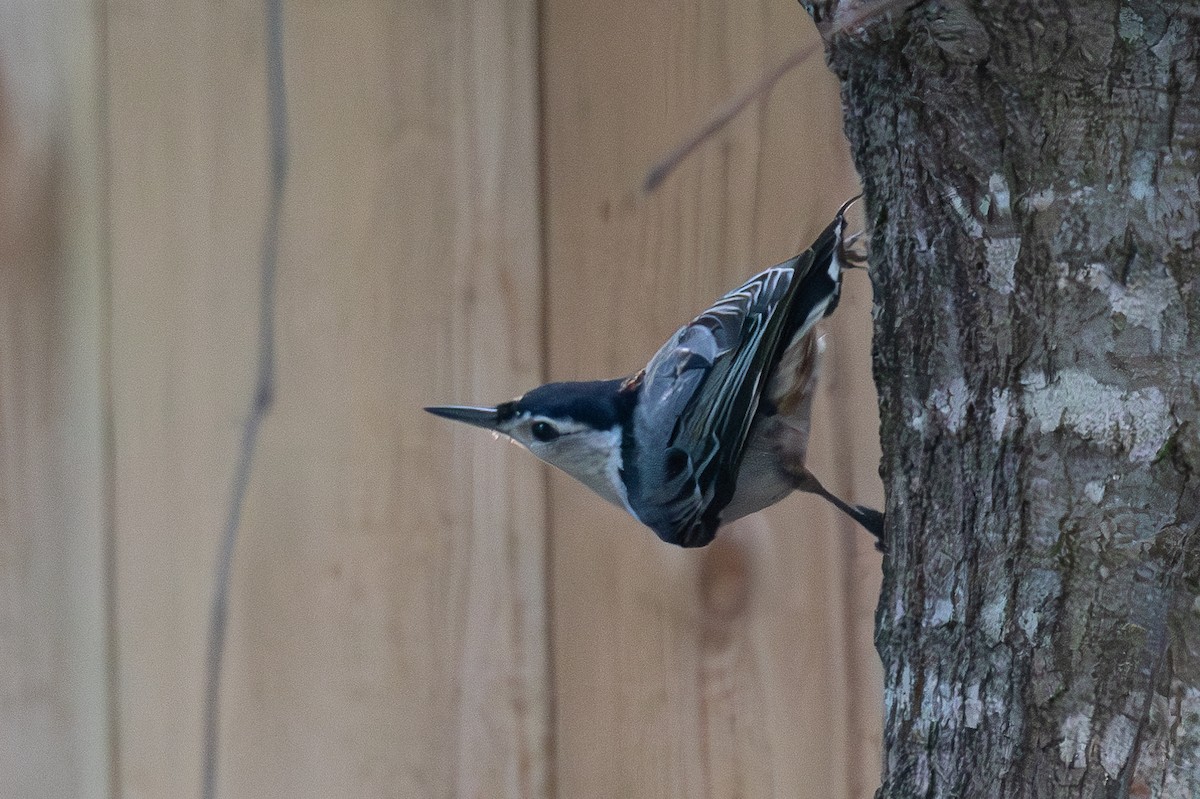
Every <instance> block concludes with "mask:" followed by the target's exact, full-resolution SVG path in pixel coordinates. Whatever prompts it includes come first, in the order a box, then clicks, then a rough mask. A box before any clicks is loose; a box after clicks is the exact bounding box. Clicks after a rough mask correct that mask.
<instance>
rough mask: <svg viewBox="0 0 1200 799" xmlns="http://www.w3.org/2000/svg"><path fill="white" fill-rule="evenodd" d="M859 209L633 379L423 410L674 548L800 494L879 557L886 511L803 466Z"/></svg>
mask: <svg viewBox="0 0 1200 799" xmlns="http://www.w3.org/2000/svg"><path fill="white" fill-rule="evenodd" d="M860 196H861V195H860ZM857 199H858V197H854V198H851V199H850V200H848V201H847V202H846V203H845V204H844V205H842V207H841V208H839V209H838V211H837V214H836V215H835V216H834V219H833V221H832V222H830V223H829V225H828V226H827V227H826V228H825V230H824V231H823V232H822V233H821V234H820V235H819V236H818V237H817V239H816V241H814V242H813V244H812V245H811V246H810V247H808V249H806V250H804V251H803V252H802V253H800V254H799V255H796V256H795V257H793V258H790V259H789V260H787V261H785V262H783V263H781V264H778V265H776V266H773V267H771V268H770V269H767V270H765V271H763V272H761V273H759V274H757V275H755V276H754V277H752V278H750V279H749V280H748V281H747V282H746V283H745V284H743V285H742V286H739V287H738V288H736V289H734V290H732V291H730V292H729V293H727V294H725V295H724V296H722V297H721V298H720V299H718V300H717V301H716V302H715V303H714V304H713V305H712V306H711V307H710V308H708V309H707V310H705V311H704V312H703V313H701V314H700V315H698V316H696V317H695V318H694V319H692V320H691V321H690V322H688V323H687V324H685V325H684V326H683V327H681V328H679V330H678V331H676V333H675V334H674V335H673V336H671V338H670V339H669V340H668V341H667V342H666V343H665V344H663V346H662V347H661V348H660V349H659V350H658V352H657V353H655V355H654V357H652V358H651V359H650V362H649V363H648V364H647V365H646V367H645V368H644V369H641V370H639V371H638V372H636V373H634V374H633V375H630V376H626V377H619V378H614V379H611V380H592V381H575V382H561V383H548V384H546V385H543V386H539V387H537V388H534V389H532V390H531V391H528V392H526V393H525V394H524V395H522V396H520V397H517V398H516V399H513V400H510V401H508V402H501V403H500V404H498V405H494V406H468V405H438V406H431V407H427V408H425V410H426V411H428V412H429V413H432V414H434V415H436V416H440V417H443V418H446V419H451V420H454V421H457V422H464V423H466V424H469V425H474V426H476V427H481V428H483V429H485V430H490V431H492V432H493V433H496V434H499V435H502V436H507V437H508V438H510V439H512V440H513V441H516V442H517V443H519V444H521V445H522V446H524V447H525V448H526V449H528V450H529V451H530V452H532V453H533V454H534V455H535V456H537V457H538V458H540V459H541V460H543V461H545V462H546V463H549V464H551V465H552V466H555V467H557V468H559V469H561V470H562V471H564V472H566V473H567V474H569V475H571V476H572V477H574V478H576V479H577V480H579V481H580V482H582V483H583V484H584V485H586V486H587V487H588V488H590V489H591V490H592V491H594V492H595V493H596V494H598V495H599V496H601V497H602V498H604V499H605V500H607V501H609V502H611V503H612V504H614V505H616V506H617V507H619V508H623V509H624V510H626V511H627V512H628V513H629V514H630V515H632V516H633V517H634V518H635V519H637V520H638V521H639V522H641V523H642V524H644V525H645V526H646V527H649V528H650V529H651V530H652V531H654V533H655V534H656V535H657V536H658V537H659V538H660V539H661V540H662V541H665V542H667V543H668V544H675V545H678V546H681V547H701V546H705V545H707V544H709V543H710V542H711V541H712V540H713V539H714V538H715V537H716V535H717V531H718V529H720V528H721V527H722V526H724V525H726V524H728V523H730V522H732V521H735V520H737V519H740V518H742V517H744V516H748V515H750V514H752V513H755V512H757V511H759V510H762V509H763V508H766V507H768V506H770V505H774V504H775V503H777V502H779V501H780V500H782V499H783V498H784V497H786V496H788V495H789V494H791V493H792V492H793V491H797V490H799V491H804V492H808V493H812V494H817V495H819V496H821V497H823V498H825V499H826V500H828V501H829V502H831V503H833V504H834V505H835V506H836V507H837V508H838V509H840V510H841V511H843V512H844V513H846V514H847V515H849V516H850V517H851V518H852V519H854V520H855V521H857V522H858V523H859V524H861V525H862V526H863V527H864V528H866V529H867V530H868V531H869V532H870V533H871V534H872V535H874V536H875V539H876V546H877V548H879V549H881V550H882V549H883V546H882V542H883V528H884V516H883V514H882V513H880V512H879V511H877V510H874V509H872V508H869V507H865V506H862V505H851V504H849V503H847V502H844V501H843V500H841V499H840V498H838V497H837V496H835V495H834V494H832V493H830V492H829V491H827V490H826V489H825V488H824V486H822V485H821V483H820V481H819V480H818V479H817V478H816V476H815V475H813V474H812V472H811V471H809V470H808V468H807V467H806V466H805V453H806V450H807V446H808V436H809V429H810V414H811V409H812V400H813V395H814V393H815V391H816V386H817V365H818V360H819V358H820V353H821V349H822V339H821V338H820V335H819V333H818V332H817V331H816V329H815V327H816V325H817V323H818V322H819V321H820V320H821V319H823V318H824V317H826V316H828V315H829V314H831V313H833V311H834V309H835V308H837V304H838V299H839V296H840V294H841V283H842V270H843V269H844V268H847V267H852V266H862V265H863V261H864V258H863V256H861V255H860V254H858V253H857V252H854V251H852V250H851V247H852V246H853V244H854V243H855V240H856V239H857V238H858V236H857V235H855V236H853V237H850V239H849V240H846V239H844V238H843V235H844V230H845V214H846V210H847V209H848V208H849V207H850V206H851V205H852V204H853V203H854V202H855V200H857Z"/></svg>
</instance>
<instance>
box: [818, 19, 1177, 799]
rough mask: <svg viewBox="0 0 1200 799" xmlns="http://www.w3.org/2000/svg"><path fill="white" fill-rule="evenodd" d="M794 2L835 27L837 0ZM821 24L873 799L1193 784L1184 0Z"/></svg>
mask: <svg viewBox="0 0 1200 799" xmlns="http://www.w3.org/2000/svg"><path fill="white" fill-rule="evenodd" d="M809 11H810V13H812V14H813V17H814V18H815V19H816V20H817V23H818V26H819V27H821V28H822V30H823V32H824V33H826V35H827V39H829V38H830V37H829V35H828V34H829V33H830V31H832V30H833V27H834V25H836V24H837V22H838V21H839V17H838V15H839V14H846V13H849V11H850V9H849V8H837V7H835V6H834V5H833V4H830V3H828V2H818V3H815V4H812V5H810V6H809ZM831 38H832V40H831V41H830V42H829V56H830V61H831V64H832V66H833V68H834V70H835V71H836V72H837V74H838V76H839V77H840V79H841V81H842V87H843V99H844V105H845V109H846V130H847V134H848V136H849V138H850V141H851V144H852V147H853V150H854V155H855V159H856V161H857V164H858V167H859V170H860V172H861V174H862V177H863V180H864V184H865V191H866V207H867V220H868V225H869V229H870V232H871V273H872V278H873V281H874V286H875V302H876V326H875V344H874V363H875V378H876V382H877V385H878V391H879V401H880V407H881V411H882V430H881V435H882V443H883V453H884V455H883V463H882V475H883V480H884V485H885V487H886V489H887V493H888V500H887V514H888V525H887V539H888V548H889V552H888V555H887V557H886V558H885V560H884V573H885V579H884V585H883V593H882V596H881V598H880V604H879V609H878V613H877V617H876V618H877V638H876V644H877V646H878V649H879V653H880V656H881V657H882V659H883V665H884V672H885V688H886V699H885V705H886V707H885V712H886V720H885V732H884V736H885V740H884V746H885V755H884V765H883V782H882V787H881V788H880V790H879V793H878V796H879V797H889V799H891V798H892V797H912V796H919V797H969V798H970V799H975V798H976V797H1005V798H1006V799H1007V798H1009V797H1035V796H1036V797H1076V796H1078V797H1088V798H1089V799H1091V797H1125V796H1134V797H1196V796H1200V535H1197V534H1196V528H1197V525H1198V522H1200V434H1198V425H1197V419H1196V412H1197V406H1198V404H1200V378H1198V377H1197V373H1198V371H1200V264H1198V260H1200V257H1198V256H1197V255H1196V251H1197V245H1198V244H1200V242H1198V241H1197V239H1198V238H1200V236H1198V234H1197V231H1198V228H1200V223H1198V215H1200V182H1198V178H1197V176H1198V174H1200V155H1198V150H1200V81H1198V80H1197V71H1198V60H1200V56H1198V48H1200V7H1197V6H1196V5H1194V4H1188V3H1179V4H1177V5H1174V6H1173V5H1171V4H1170V3H1164V4H1159V3H1154V2H1143V1H1141V0H1132V2H1125V3H1121V2H1117V0H1090V1H1089V2H1076V3H1069V2H1063V0H1057V1H1056V2H1043V3H1034V2H1029V1H1028V0H1014V1H1012V2H1001V1H1000V0H995V1H993V2H978V3H963V2H956V0H942V2H918V3H916V4H914V5H911V6H909V7H908V8H907V9H905V8H904V7H897V8H896V10H893V11H892V12H888V13H883V14H880V15H879V16H876V17H873V18H870V19H867V20H866V21H865V22H863V23H861V24H860V25H857V26H854V27H852V28H850V29H849V30H848V31H846V32H843V33H837V34H834V35H833V36H832V37H831Z"/></svg>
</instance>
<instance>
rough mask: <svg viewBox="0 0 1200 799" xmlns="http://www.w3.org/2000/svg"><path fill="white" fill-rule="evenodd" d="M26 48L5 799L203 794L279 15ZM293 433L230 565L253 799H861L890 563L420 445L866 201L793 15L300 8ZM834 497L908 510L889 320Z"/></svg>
mask: <svg viewBox="0 0 1200 799" xmlns="http://www.w3.org/2000/svg"><path fill="white" fill-rule="evenodd" d="M2 13H3V16H4V20H3V23H4V24H2V25H0V796H2V797H21V798H24V797H56V798H57V797H76V796H78V797H118V796H119V797H139V798H140V797H146V798H147V799H149V798H150V797H185V796H195V795H196V792H197V790H198V788H197V786H198V779H199V765H200V758H199V744H200V712H201V682H202V680H201V677H202V665H203V644H204V636H205V629H206V612H207V606H208V601H209V593H210V588H211V579H212V578H211V575H212V566H213V560H214V555H215V546H216V541H217V536H218V530H219V527H220V524H221V520H222V516H223V514H224V512H225V506H226V503H227V501H228V492H229V479H230V474H231V470H232V466H233V460H234V452H235V446H236V443H237V439H238V435H239V429H240V424H241V420H242V418H243V415H244V414H245V412H246V408H247V401H248V396H249V393H250V389H251V384H252V375H251V372H252V369H253V365H254V357H253V342H254V336H255V324H256V315H255V303H256V291H257V274H256V266H255V261H256V258H257V251H258V237H259V235H260V233H261V227H262V223H263V211H264V207H265V177H266V137H265V131H264V124H265V97H264V92H265V82H264V78H263V56H264V52H263V29H262V13H261V8H260V6H259V5H258V4H256V3H252V2H246V1H245V0H233V1H232V2H220V3H194V4H186V3H159V2H153V1H152V0H109V2H107V3H102V2H88V0H9V2H8V4H7V6H6V7H5V9H4V11H3V12H2ZM285 15H286V21H285V25H286V33H285V48H286V52H285V59H286V71H287V80H288V89H289V99H290V120H291V125H292V157H293V161H292V170H291V175H290V183H289V186H288V191H287V199H286V208H285V212H284V222H283V240H282V249H281V254H280V259H281V260H280V263H281V273H280V283H279V293H278V313H279V320H278V321H279V331H278V333H279V393H278V401H277V404H276V406H275V409H274V411H273V412H272V414H271V416H270V417H269V419H268V421H267V423H266V426H265V428H264V435H263V440H262V443H261V447H260V450H259V455H258V462H257V464H256V468H255V473H254V478H253V482H252V485H251V490H250V496H249V500H248V507H247V512H246V516H245V520H244V529H243V537H242V539H241V542H240V547H239V551H238V560H237V563H236V573H235V588H234V595H233V616H232V620H231V628H230V634H231V638H230V648H229V652H228V655H227V668H228V672H227V677H226V680H225V690H224V693H223V696H222V713H223V718H224V726H223V732H222V749H221V763H222V771H221V793H222V795H223V796H226V797H289V799H291V798H294V797H377V796H378V797H383V796H386V797H449V796H462V797H549V796H560V797H570V798H571V799H575V798H576V797H689V798H690V797H735V796H738V797H751V798H754V797H768V796H770V797H787V798H788V799H792V798H793V797H802V798H806V797H814V799H815V798H816V797H820V798H821V799H850V798H851V797H866V796H869V795H870V794H871V792H872V791H873V789H874V787H875V784H876V775H877V773H878V743H877V737H878V730H879V718H878V717H879V713H880V706H881V702H880V697H879V688H878V677H877V674H876V672H877V668H878V666H877V661H876V657H875V653H874V651H873V648H872V645H871V633H872V615H873V612H874V604H875V598H876V596H877V591H878V572H879V560H878V556H877V555H876V554H875V553H874V552H873V550H872V547H871V541H870V538H869V536H867V535H866V534H865V533H862V532H861V531H858V530H856V529H854V528H853V527H852V526H851V525H850V524H849V523H848V522H846V521H845V520H843V519H841V518H839V517H838V516H837V515H835V512H834V511H832V509H830V508H828V507H826V506H825V505H823V504H822V503H820V502H819V501H817V500H814V499H811V498H807V497H805V498H801V497H797V498H792V499H789V500H788V501H786V502H785V503H783V504H782V505H780V506H778V507H777V508H775V509H773V510H771V511H770V512H767V513H765V514H762V515H760V516H759V517H757V518H754V519H751V520H748V521H746V522H744V523H741V524H739V525H737V526H736V527H734V528H732V529H730V530H729V531H728V532H727V533H724V534H723V535H722V536H721V537H720V538H719V539H718V541H717V543H716V544H715V545H713V546H712V547H710V548H708V549H705V550H700V551H682V550H677V549H674V548H670V547H667V546H665V545H663V544H661V543H660V542H658V541H657V540H656V539H654V538H653V536H652V535H651V534H649V533H648V532H647V531H646V530H644V529H642V528H640V527H638V526H637V525H636V524H635V523H633V522H632V521H631V520H629V519H627V518H625V517H624V516H622V515H621V514H620V513H619V512H618V511H616V510H615V509H613V508H610V507H608V506H606V505H605V504H604V503H602V502H601V501H599V500H598V499H596V498H595V497H593V496H591V495H590V494H589V493H588V492H587V490H586V489H584V488H582V487H581V486H579V485H576V484H574V483H572V482H570V481H569V480H568V479H567V478H564V477H562V476H560V475H557V474H550V473H548V472H547V471H546V470H545V469H543V468H542V467H540V466H539V465H538V464H537V463H536V461H534V459H533V458H532V457H530V456H528V455H527V454H526V453H523V452H520V451H519V450H518V449H517V448H516V447H511V446H503V445H501V444H499V443H497V442H495V441H493V440H491V438H490V437H489V436H487V435H484V434H481V433H479V432H478V431H474V430H471V429H466V428H462V429H459V428H456V427H454V426H452V425H450V424H448V423H444V422H442V421H440V420H437V419H434V418H432V417H429V416H427V415H424V414H423V413H422V412H421V411H420V408H421V407H422V406H423V405H426V404H430V403H435V402H475V401H479V402H493V401H498V400H502V399H505V398H508V397H511V396H514V395H516V394H518V393H520V392H521V391H523V390H524V389H527V388H529V387H531V386H533V385H536V384H537V383H538V382H540V381H542V380H543V379H551V378H553V379H572V378H583V377H600V376H614V375H618V374H623V373H627V372H629V371H632V370H633V369H635V368H636V367H638V366H639V365H640V364H642V363H644V361H645V360H646V358H647V357H648V356H649V355H650V354H651V353H652V352H653V351H654V349H655V348H656V347H657V345H658V343H659V342H660V341H661V340H662V339H663V338H665V337H666V336H667V335H668V334H669V333H670V332H671V331H672V330H673V329H674V328H675V326H677V325H678V324H679V323H680V322H681V321H682V320H684V319H685V318H687V317H688V316H690V315H691V314H693V313H695V312H696V311H697V310H699V309H700V308H702V307H703V306H704V304H705V303H706V302H708V301H709V300H711V299H712V298H713V297H715V296H717V295H718V294H719V293H721V292H723V291H724V290H726V289H728V288H729V287H731V286H733V285H736V284H737V283H738V282H739V281H741V280H742V279H743V278H744V277H746V276H748V275H749V274H751V273H753V272H754V271H756V270H757V269H759V268H761V267H764V266H766V265H769V264H771V263H775V262H778V261H780V260H783V259H784V258H786V257H788V256H789V255H791V254H793V252H794V251H795V250H796V249H797V248H798V247H801V246H803V245H805V244H807V243H808V241H809V240H810V239H811V237H812V236H813V235H814V234H815V233H816V232H817V231H818V230H819V229H820V228H821V227H823V225H824V224H825V223H826V222H827V220H828V219H829V217H830V214H831V213H832V211H833V209H834V208H836V207H837V205H838V204H839V203H840V202H841V201H842V200H843V199H845V198H846V197H847V196H849V195H850V194H852V193H853V192H854V191H855V178H854V174H853V169H852V167H851V165H850V162H849V156H848V153H847V151H846V145H845V142H844V140H843V138H842V135H841V117H840V105H839V101H838V96H837V88H836V82H835V81H834V79H833V78H832V77H831V76H830V75H829V74H828V73H827V71H826V70H825V67H824V66H823V64H822V63H821V59H820V57H819V56H818V57H817V58H816V59H813V61H812V62H811V63H809V64H807V65H806V66H805V67H803V68H801V69H799V70H797V71H796V72H795V73H794V74H792V75H791V76H789V77H788V78H787V79H786V80H785V81H783V82H782V83H781V84H780V85H779V86H778V87H777V88H776V89H775V91H774V92H773V93H772V94H771V96H770V97H769V98H768V99H767V101H765V102H761V103H758V104H756V105H755V106H753V107H752V108H751V109H750V111H749V112H748V113H747V114H745V116H744V117H743V118H741V119H739V120H737V121H736V122H735V123H734V124H733V125H732V126H731V127H730V129H729V130H728V131H727V132H726V133H723V134H722V135H721V136H719V137H717V139H715V140H714V141H712V142H710V143H709V144H707V145H706V146H705V147H704V148H702V149H701V150H700V151H699V153H698V154H697V155H696V156H695V157H694V158H693V159H692V160H691V161H689V162H688V163H686V164H685V165H684V166H683V167H682V168H681V169H680V170H679V171H678V172H677V173H676V174H675V175H674V176H672V177H671V178H670V179H669V180H668V181H667V182H666V183H665V184H664V185H663V187H662V188H661V189H660V190H659V191H658V192H657V193H655V194H653V195H650V196H646V195H643V194H642V193H641V190H640V184H641V180H642V177H643V175H644V171H645V169H646V168H647V166H648V165H649V164H651V163H652V162H653V161H654V160H655V158H657V157H658V156H660V155H661V154H662V153H664V152H665V151H667V150H668V149H670V147H671V146H673V145H674V144H675V143H676V142H677V141H678V140H679V139H680V138H681V137H682V136H683V135H684V134H686V133H687V132H689V131H691V130H693V129H694V128H695V127H696V126H697V125H698V124H700V123H701V122H702V121H703V120H704V119H705V118H706V116H707V114H708V112H709V111H710V110H711V109H712V108H714V107H715V106H717V105H719V104H720V103H721V101H722V100H723V99H725V98H726V97H727V96H728V95H730V94H731V93H732V92H734V91H736V90H738V89H740V88H742V87H744V86H746V85H747V84H748V83H750V82H751V81H752V80H753V79H754V78H755V77H756V76H757V75H759V74H760V73H761V72H762V71H763V70H765V69H767V68H768V67H769V66H771V65H773V64H775V63H777V62H778V61H779V60H781V59H782V58H784V57H785V56H786V55H787V54H788V53H789V52H791V51H792V50H793V49H794V48H796V47H797V46H800V45H802V44H803V43H805V42H808V41H811V40H812V37H814V36H815V33H814V31H813V30H812V26H811V24H810V22H809V21H808V19H807V17H806V16H805V15H804V13H803V11H802V9H801V8H800V7H799V6H798V5H796V4H794V3H791V2H785V0H774V1H773V2H754V0H732V1H730V0H698V1H697V2H693V3H667V2H653V3H645V2H642V1H641V0H637V1H635V0H614V1H613V2H607V3H583V2H566V1H565V0H564V1H563V2H544V3H541V4H539V3H536V2H534V0H479V1H478V2H469V1H468V0H423V1H418V0H401V2H386V1H385V0H348V1H347V2H341V3H318V2H299V1H298V0H297V1H296V2H290V3H288V4H287V8H286V11H285ZM846 295H847V296H846V300H844V302H843V305H842V308H841V310H839V312H838V314H837V316H836V317H834V318H833V319H832V320H831V322H832V323H831V324H830V325H829V330H830V334H831V335H830V337H829V349H828V351H827V358H826V361H825V379H824V384H823V389H822V393H821V397H820V400H819V402H818V407H817V411H816V419H815V425H814V426H815V428H816V431H817V432H816V437H815V440H814V442H813V452H812V460H813V463H814V470H815V471H816V472H817V473H818V474H819V475H821V476H822V478H823V479H824V480H825V482H826V484H827V485H829V486H830V487H831V488H834V489H836V490H838V491H839V492H841V493H843V494H844V495H848V496H851V497H853V498H854V499H855V500H856V501H862V502H868V503H873V504H876V505H878V504H879V503H880V501H881V496H880V490H881V489H880V486H879V483H878V478H877V476H876V465H877V462H878V450H877V447H878V444H877V440H876V429H877V419H876V415H875V411H874V394H873V388H872V383H871V379H870V368H869V335H870V313H869V307H870V302H869V296H870V287H869V283H868V280H867V277H866V275H865V274H862V273H860V274H855V275H851V276H850V278H849V279H848V281H847V291H846Z"/></svg>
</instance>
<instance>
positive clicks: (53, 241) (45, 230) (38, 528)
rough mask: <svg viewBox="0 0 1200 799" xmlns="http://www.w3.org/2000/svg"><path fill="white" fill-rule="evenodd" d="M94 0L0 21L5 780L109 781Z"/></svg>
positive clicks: (0, 637)
mask: <svg viewBox="0 0 1200 799" xmlns="http://www.w3.org/2000/svg"><path fill="white" fill-rule="evenodd" d="M91 10H92V8H91V4H89V3H87V2H56V3H41V2H16V3H10V4H9V5H8V6H7V7H6V8H5V12H4V25H0V795H2V796H12V797H22V799H26V798H28V799H35V798H36V797H56V798H57V797H66V796H69V797H103V796H107V795H108V789H109V768H108V757H109V747H108V742H109V736H108V724H109V720H108V689H107V680H106V667H105V664H106V659H107V652H106V618H105V608H106V605H107V602H106V597H105V580H104V576H105V572H104V569H105V552H106V544H105V535H106V529H107V500H106V463H105V434H104V405H103V382H104V381H103V363H104V349H103V342H104V326H103V313H102V311H103V307H104V290H103V285H104V282H103V264H104V259H103V233H102V227H101V209H102V203H101V199H102V194H101V184H100V172H99V159H98V158H97V150H98V142H99V108H100V103H99V93H98V85H97V80H96V74H95V73H96V64H97V60H98V59H97V30H96V27H95V20H94V17H93V16H92V14H91Z"/></svg>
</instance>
